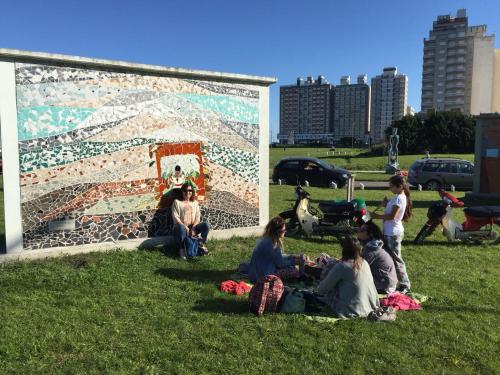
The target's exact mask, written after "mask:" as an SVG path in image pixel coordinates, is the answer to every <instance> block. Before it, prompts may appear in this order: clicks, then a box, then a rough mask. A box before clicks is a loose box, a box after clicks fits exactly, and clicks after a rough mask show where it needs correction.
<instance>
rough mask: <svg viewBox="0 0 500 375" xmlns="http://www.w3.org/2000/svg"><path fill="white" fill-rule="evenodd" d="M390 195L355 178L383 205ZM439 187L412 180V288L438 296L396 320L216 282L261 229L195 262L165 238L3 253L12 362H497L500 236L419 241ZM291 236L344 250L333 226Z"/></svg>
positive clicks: (5, 354)
mask: <svg viewBox="0 0 500 375" xmlns="http://www.w3.org/2000/svg"><path fill="white" fill-rule="evenodd" d="M309 192H310V193H311V196H312V198H313V199H314V200H319V199H334V198H344V195H345V190H331V189H320V188H310V189H309ZM386 194H388V192H385V191H362V192H361V191H356V196H363V197H364V198H365V199H366V200H367V201H368V203H369V205H370V206H371V207H373V206H374V205H376V204H377V202H378V201H379V200H380V199H382V197H383V196H384V195H386ZM435 199H436V193H433V192H416V193H414V200H415V205H416V207H417V208H416V209H415V217H414V218H413V220H412V221H411V222H410V223H408V224H407V225H406V230H407V241H405V243H404V245H403V254H404V257H405V260H406V262H407V264H408V271H409V275H410V278H411V280H412V284H413V289H414V290H415V291H418V292H420V293H424V294H427V295H429V296H430V297H431V299H430V300H429V302H427V303H426V304H425V305H424V310H423V311H418V312H402V313H398V317H397V320H396V321H395V322H394V323H388V324H383V323H369V322H368V321H367V320H365V319H354V320H349V321H341V322H339V323H337V324H335V325H329V324H321V323H313V322H310V321H308V320H306V319H305V318H304V317H302V316H300V315H284V314H274V315H267V316H265V317H263V318H257V317H254V316H253V315H251V314H249V313H248V312H247V305H246V300H245V297H236V296H229V295H224V294H223V293H221V292H219V291H218V290H217V285H218V284H219V283H220V282H221V281H223V280H225V279H227V278H228V277H229V275H230V274H231V273H232V272H233V270H234V269H235V267H236V266H237V265H238V263H239V262H240V261H242V260H247V259H248V258H249V256H250V253H251V250H252V247H253V245H254V243H255V239H252V238H249V239H248V238H247V239H237V240H232V241H213V242H211V243H210V248H211V250H212V254H211V256H209V257H206V258H201V259H199V261H198V262H195V263H187V262H185V261H181V260H179V259H177V258H175V257H172V256H170V255H168V254H167V255H165V254H163V253H161V252H159V251H152V252H145V251H136V252H120V251H117V252H112V253H107V254H102V253H101V254H99V253H94V254H87V255H78V256H73V257H67V258H61V259H51V260H44V261H32V262H15V263H10V264H4V265H2V266H0V267H1V268H0V301H1V305H0V306H1V309H2V310H1V317H2V321H1V324H0V338H1V339H0V373H2V374H3V373H5V374H10V373H23V374H24V373H49V374H52V373H127V374H128V373H140V374H142V373H147V374H155V373H179V374H205V373H217V374H231V373H233V374H240V373H242V374H267V373H275V374H282V373H286V374H304V373H318V374H332V373H358V374H362V373H373V374H387V373H398V374H427V373H434V374H437V373H446V374H449V373H456V374H464V373H468V374H477V373H483V374H493V373H498V371H499V368H500V367H499V366H500V363H499V360H498V358H499V356H498V348H499V337H498V332H499V330H498V327H499V326H500V309H499V307H498V290H499V279H500V274H499V273H500V267H499V257H498V251H499V248H498V247H496V248H493V247H488V246H467V245H457V244H447V243H446V242H445V241H444V237H442V236H441V235H439V234H438V233H436V234H434V235H433V236H432V238H430V240H429V241H428V242H427V243H426V244H425V245H424V246H414V245H412V244H411V242H409V241H410V240H412V239H413V237H414V236H415V234H416V232H417V230H418V229H419V227H420V225H421V224H422V223H423V222H424V219H425V213H426V207H427V206H428V205H429V203H430V202H432V201H433V200H435ZM270 201H271V209H270V211H271V212H270V213H271V214H272V215H275V214H277V213H278V212H280V211H282V210H285V209H288V208H289V207H290V205H291V204H292V203H293V187H291V186H271V187H270ZM312 204H313V205H315V204H316V203H315V202H313V203H312ZM286 246H287V251H288V252H290V253H298V252H306V253H307V254H309V255H311V256H314V255H317V254H319V253H321V252H327V253H330V254H332V255H339V252H340V249H339V246H338V243H337V242H336V241H335V240H333V239H332V238H326V239H325V240H324V241H321V240H319V239H318V238H313V239H291V238H289V239H287V241H286Z"/></svg>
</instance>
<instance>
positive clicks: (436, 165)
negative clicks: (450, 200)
mask: <svg viewBox="0 0 500 375" xmlns="http://www.w3.org/2000/svg"><path fill="white" fill-rule="evenodd" d="M473 180H474V164H472V163H471V162H470V161H467V160H461V159H451V158H450V159H448V158H429V159H420V160H417V161H415V163H413V164H412V165H411V167H410V170H409V171H408V182H409V183H410V184H411V185H413V186H417V185H419V184H420V185H422V186H423V187H424V188H425V189H428V190H437V189H439V188H444V189H447V188H449V187H450V186H451V185H453V186H455V187H456V188H457V189H461V190H471V189H472V182H473Z"/></svg>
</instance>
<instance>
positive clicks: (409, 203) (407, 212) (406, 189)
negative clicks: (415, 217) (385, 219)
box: [403, 182, 413, 221]
mask: <svg viewBox="0 0 500 375" xmlns="http://www.w3.org/2000/svg"><path fill="white" fill-rule="evenodd" d="M403 191H404V193H405V195H406V209H405V213H404V214H403V220H404V221H408V220H409V219H410V218H411V216H412V208H413V202H412V200H411V194H410V188H409V187H408V184H407V183H406V182H403Z"/></svg>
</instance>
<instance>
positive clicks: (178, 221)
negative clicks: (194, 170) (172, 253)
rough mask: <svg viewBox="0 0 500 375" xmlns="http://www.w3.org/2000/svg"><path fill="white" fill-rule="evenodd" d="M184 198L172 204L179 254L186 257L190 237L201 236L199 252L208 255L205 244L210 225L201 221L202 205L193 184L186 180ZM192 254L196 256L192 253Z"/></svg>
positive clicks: (182, 189) (183, 187) (183, 186)
mask: <svg viewBox="0 0 500 375" xmlns="http://www.w3.org/2000/svg"><path fill="white" fill-rule="evenodd" d="M181 192H182V198H181V199H176V200H175V201H174V203H173V205H172V220H173V222H174V228H173V232H174V237H175V239H176V240H177V243H178V244H179V246H180V251H179V255H180V257H181V258H186V257H187V256H188V255H190V254H187V241H188V236H189V237H197V236H200V237H201V238H200V245H199V247H198V250H199V254H197V255H207V254H208V250H207V248H206V246H205V243H206V242H207V237H208V232H209V230H210V226H209V225H208V223H206V222H202V221H201V212H200V206H199V205H198V202H197V201H196V195H195V191H194V188H193V185H192V184H191V183H189V182H186V183H184V184H183V185H182V187H181ZM190 256H194V255H193V254H191V255H190Z"/></svg>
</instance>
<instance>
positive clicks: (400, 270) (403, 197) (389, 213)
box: [371, 175, 412, 293]
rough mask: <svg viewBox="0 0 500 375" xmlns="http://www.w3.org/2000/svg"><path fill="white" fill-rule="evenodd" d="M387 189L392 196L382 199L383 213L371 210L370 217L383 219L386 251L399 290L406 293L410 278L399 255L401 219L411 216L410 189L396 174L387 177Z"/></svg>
mask: <svg viewBox="0 0 500 375" xmlns="http://www.w3.org/2000/svg"><path fill="white" fill-rule="evenodd" d="M389 189H390V190H391V192H392V193H393V194H394V196H393V197H392V198H391V199H390V200H389V201H388V200H387V198H386V197H384V200H383V201H382V206H384V207H385V210H384V213H383V214H377V213H375V212H373V213H372V214H371V215H372V218H374V219H382V220H383V221H384V238H385V242H386V244H387V251H388V252H389V254H391V256H392V258H393V259H394V264H395V266H396V273H397V275H398V281H399V289H398V290H399V291H401V292H402V293H407V292H409V291H410V286H411V285H410V279H409V278H408V274H407V273H406V265H405V262H404V261H403V257H402V256H401V241H403V236H404V227H403V221H408V219H409V218H410V217H411V209H412V201H411V197H410V189H409V188H408V186H407V185H406V183H405V181H404V179H403V177H402V176H399V175H396V176H392V177H391V178H390V179H389Z"/></svg>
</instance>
